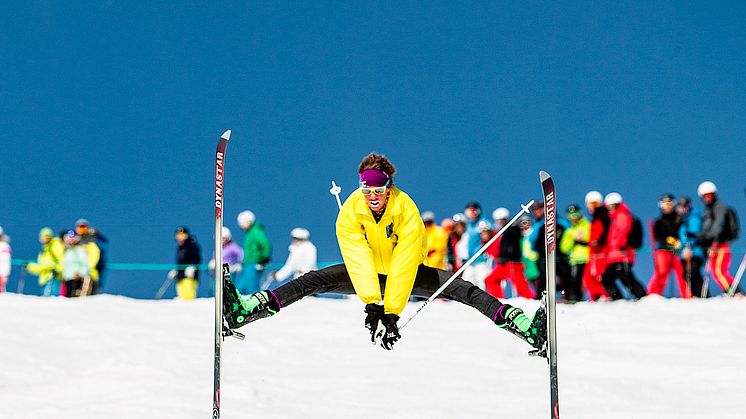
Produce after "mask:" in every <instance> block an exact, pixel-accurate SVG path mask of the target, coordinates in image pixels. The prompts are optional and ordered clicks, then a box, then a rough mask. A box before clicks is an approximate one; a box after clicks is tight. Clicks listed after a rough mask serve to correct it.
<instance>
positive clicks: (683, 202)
mask: <svg viewBox="0 0 746 419" xmlns="http://www.w3.org/2000/svg"><path fill="white" fill-rule="evenodd" d="M679 205H680V206H682V207H686V208H689V207H691V206H692V198H689V197H688V196H680V197H679Z"/></svg>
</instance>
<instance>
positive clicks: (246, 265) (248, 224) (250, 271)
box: [235, 210, 272, 295]
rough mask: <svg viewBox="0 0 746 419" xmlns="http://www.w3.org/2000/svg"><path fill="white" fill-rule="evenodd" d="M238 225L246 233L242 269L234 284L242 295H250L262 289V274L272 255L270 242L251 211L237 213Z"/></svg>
mask: <svg viewBox="0 0 746 419" xmlns="http://www.w3.org/2000/svg"><path fill="white" fill-rule="evenodd" d="M238 225H239V226H240V227H241V229H242V230H243V231H244V232H245V233H246V234H245V235H244V240H243V269H242V271H241V275H240V276H239V277H238V278H236V279H235V285H236V288H238V291H239V292H240V293H241V294H242V295H247V294H249V295H250V294H253V293H255V292H257V291H260V290H261V289H262V286H261V285H262V276H263V275H264V268H265V267H266V265H267V264H269V261H270V259H271V257H272V244H271V243H270V242H269V239H268V238H267V233H265V232H264V226H263V225H262V224H261V223H259V222H258V221H257V220H256V216H255V215H254V213H253V212H251V211H248V210H246V211H242V212H241V213H240V214H238Z"/></svg>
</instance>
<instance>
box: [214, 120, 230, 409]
mask: <svg viewBox="0 0 746 419" xmlns="http://www.w3.org/2000/svg"><path fill="white" fill-rule="evenodd" d="M230 138H231V130H228V131H226V132H224V133H223V135H221V136H220V140H219V141H218V146H217V149H216V151H215V260H216V261H219V262H218V263H215V357H214V362H215V364H214V367H215V369H214V371H213V393H212V417H213V419H218V418H220V359H221V357H222V353H223V347H222V343H223V274H224V273H225V272H227V274H228V275H230V272H229V271H228V267H227V265H225V266H224V267H223V266H222V265H223V264H222V263H220V262H222V260H223V186H224V179H225V173H224V168H225V149H226V147H228V140H230ZM221 269H222V270H223V272H221Z"/></svg>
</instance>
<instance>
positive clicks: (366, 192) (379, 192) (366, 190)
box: [360, 180, 391, 195]
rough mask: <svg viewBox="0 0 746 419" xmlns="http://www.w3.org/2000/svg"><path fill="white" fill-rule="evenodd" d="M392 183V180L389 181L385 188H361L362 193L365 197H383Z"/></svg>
mask: <svg viewBox="0 0 746 419" xmlns="http://www.w3.org/2000/svg"><path fill="white" fill-rule="evenodd" d="M390 182H391V181H390V180H387V181H386V183H385V184H384V185H383V186H360V192H362V193H363V195H370V194H372V193H374V194H376V195H383V194H384V193H386V188H388V186H389V183H390Z"/></svg>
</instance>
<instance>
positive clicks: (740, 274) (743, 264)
mask: <svg viewBox="0 0 746 419" xmlns="http://www.w3.org/2000/svg"><path fill="white" fill-rule="evenodd" d="M744 270H746V254H744V255H743V259H741V264H740V265H738V271H737V272H736V278H735V279H734V280H733V283H732V284H731V286H730V290H728V296H729V297H732V296H734V295H735V294H736V288H738V284H739V283H740V282H741V277H743V271H744Z"/></svg>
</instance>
